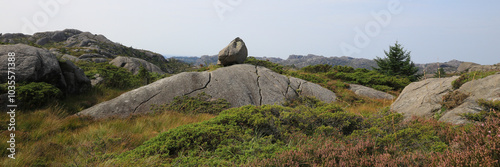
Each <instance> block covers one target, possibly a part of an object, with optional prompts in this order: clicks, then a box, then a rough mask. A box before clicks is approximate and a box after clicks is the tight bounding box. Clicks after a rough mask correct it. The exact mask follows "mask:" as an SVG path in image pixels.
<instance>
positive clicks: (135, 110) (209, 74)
mask: <svg viewBox="0 0 500 167" xmlns="http://www.w3.org/2000/svg"><path fill="white" fill-rule="evenodd" d="M211 80H212V73H208V82H207V83H206V84H205V86H203V87H202V88H199V89H195V90H193V91H191V92H189V93H186V94H184V95H183V96H185V95H189V94H191V93H193V92H196V91H198V90H203V89H205V88H207V86H208V84H209V83H210V81H211ZM161 92H162V91H159V92H158V93H156V94H155V95H153V96H151V97H150V98H148V99H147V100H145V101H143V102H141V104H139V105H137V107H135V109H134V111H133V112H132V113H135V112H137V109H138V108H139V107H141V106H142V105H143V104H144V103H147V102H148V101H150V100H151V99H153V98H154V97H156V96H157V95H159V94H160V93H161Z"/></svg>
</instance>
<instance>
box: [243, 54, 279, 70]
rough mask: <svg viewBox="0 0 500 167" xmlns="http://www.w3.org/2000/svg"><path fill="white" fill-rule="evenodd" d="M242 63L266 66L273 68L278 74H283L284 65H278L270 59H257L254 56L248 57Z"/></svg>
mask: <svg viewBox="0 0 500 167" xmlns="http://www.w3.org/2000/svg"><path fill="white" fill-rule="evenodd" d="M244 63H245V64H252V65H256V66H262V67H266V68H268V69H270V70H273V71H274V72H277V73H279V74H283V72H284V70H283V68H284V67H283V66H282V65H279V64H276V63H273V62H270V61H265V60H257V59H256V58H255V57H248V58H247V59H246V60H245V62H244Z"/></svg>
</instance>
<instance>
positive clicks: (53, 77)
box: [0, 44, 90, 93]
mask: <svg viewBox="0 0 500 167" xmlns="http://www.w3.org/2000/svg"><path fill="white" fill-rule="evenodd" d="M9 52H14V53H15V55H16V56H15V58H16V69H15V70H14V72H15V73H16V75H15V76H16V82H46V83H49V84H52V85H55V86H56V87H58V88H59V89H61V90H63V91H64V92H66V93H80V92H83V91H84V90H85V89H86V88H88V87H90V80H89V79H88V78H87V77H86V76H85V74H84V73H83V70H82V69H80V68H78V67H76V66H75V65H74V64H73V63H72V62H71V61H66V62H63V63H60V62H59V61H58V60H57V58H56V56H55V55H53V54H52V53H50V52H49V51H48V50H46V49H40V48H36V47H33V46H28V45H25V44H16V45H1V46H0V63H1V64H7V63H8V53H9ZM7 68H8V67H7V66H0V77H1V78H0V82H1V83H5V82H7V71H8V69H7Z"/></svg>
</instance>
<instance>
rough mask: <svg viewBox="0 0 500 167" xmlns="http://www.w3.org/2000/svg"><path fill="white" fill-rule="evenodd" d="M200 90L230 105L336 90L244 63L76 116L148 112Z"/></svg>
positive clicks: (329, 97) (183, 77) (162, 84)
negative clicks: (154, 107)
mask: <svg viewBox="0 0 500 167" xmlns="http://www.w3.org/2000/svg"><path fill="white" fill-rule="evenodd" d="M296 90H301V91H298V92H297V91H296ZM202 92H205V93H206V94H208V95H210V96H212V97H213V98H215V99H218V98H222V99H226V100H227V101H228V102H230V103H231V107H240V106H244V105H264V104H281V103H283V102H284V100H285V99H287V98H296V97H299V96H305V95H307V96H315V97H317V98H318V99H320V100H323V101H325V102H333V101H335V98H336V96H335V93H333V92H331V91H330V90H328V89H326V88H323V87H321V86H319V85H316V84H313V83H309V82H307V81H304V80H301V79H297V78H288V77H286V76H283V75H280V74H277V73H275V72H273V71H271V70H269V69H266V68H263V67H256V66H253V65H247V64H243V65H234V66H230V67H225V68H219V69H217V70H215V71H212V72H189V73H187V72H185V73H181V74H177V75H174V76H172V77H168V78H164V79H162V80H159V81H157V82H154V83H152V84H149V85H147V86H143V87H141V88H138V89H135V90H132V91H130V92H127V93H124V94H122V95H121V96H119V97H117V98H115V99H112V100H110V101H107V102H104V103H100V104H98V105H96V106H93V107H91V108H89V109H86V110H84V111H82V112H80V113H78V114H77V115H88V116H92V117H95V118H106V117H111V116H118V117H126V116H129V115H132V114H140V113H146V112H150V111H151V110H150V107H151V105H152V104H157V105H161V104H166V103H169V102H171V101H172V100H173V98H174V97H176V96H183V95H189V96H195V95H197V94H199V93H202Z"/></svg>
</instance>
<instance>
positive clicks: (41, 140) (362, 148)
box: [0, 58, 500, 166]
mask: <svg viewBox="0 0 500 167" xmlns="http://www.w3.org/2000/svg"><path fill="white" fill-rule="evenodd" d="M247 63H249V64H254V65H262V66H265V67H267V68H270V69H272V70H273V71H276V72H279V73H282V74H284V75H288V76H293V77H297V78H301V79H304V80H308V81H311V82H314V83H318V84H320V85H321V86H323V87H325V88H328V89H330V90H332V91H334V92H335V93H336V95H337V96H338V99H337V102H334V103H323V102H321V101H319V100H317V99H315V98H313V97H301V98H296V99H292V100H289V101H286V102H285V103H284V104H283V105H264V106H250V105H249V106H243V107H239V108H231V109H228V108H229V106H230V104H229V103H228V102H227V101H225V100H222V99H213V98H212V97H210V96H209V95H207V94H204V93H200V94H198V95H193V96H181V97H176V98H175V99H174V101H173V102H171V103H168V104H161V105H154V106H151V107H152V109H153V111H155V112H152V113H148V114H142V115H134V116H130V117H128V118H125V119H119V118H107V119H102V120H95V119H91V118H88V117H77V116H74V115H73V114H74V113H76V112H78V111H81V110H82V109H85V108H88V107H91V106H93V105H95V104H97V103H99V102H103V101H107V100H109V99H112V98H114V97H117V96H119V95H120V94H122V93H124V92H126V91H128V90H130V89H133V88H137V87H139V86H142V85H144V84H147V83H148V82H152V81H154V80H157V79H159V78H162V77H167V75H165V76H154V75H153V74H149V73H148V74H146V73H143V74H141V75H133V74H131V73H130V72H128V71H124V69H122V68H118V67H114V66H110V65H108V64H98V63H78V64H77V65H78V66H80V67H81V68H82V69H84V70H85V74H86V75H87V76H89V77H94V76H95V74H97V73H99V74H101V75H102V77H104V78H105V81H104V82H103V83H102V84H100V85H98V86H95V87H93V88H92V89H91V90H89V91H88V92H86V93H82V94H80V95H73V96H67V97H65V98H57V97H58V96H55V95H52V94H51V93H54V92H55V93H56V94H57V91H53V90H54V89H53V87H50V86H47V85H45V84H43V83H32V85H30V86H29V87H27V88H30V89H32V90H36V91H34V92H35V95H37V94H38V93H42V94H43V96H44V97H45V96H53V97H55V98H54V99H53V100H51V101H49V102H47V103H46V104H45V105H41V104H33V105H34V107H33V108H27V109H23V110H22V111H20V112H19V113H20V114H18V116H17V118H16V119H17V120H19V121H18V122H17V123H18V124H17V125H16V126H17V127H16V128H17V129H18V131H16V149H18V150H19V151H18V154H17V155H16V160H11V159H9V158H7V154H8V151H7V150H6V148H7V147H8V145H7V144H8V143H6V142H2V143H0V150H2V151H0V154H1V156H2V158H0V166H161V165H165V166H499V165H500V162H499V160H500V145H498V143H500V112H499V110H500V102H499V101H487V100H479V101H478V103H479V104H480V105H481V106H482V107H483V108H484V111H482V112H480V113H477V114H465V115H463V116H464V117H465V118H468V119H470V120H473V121H475V122H473V123H470V124H467V125H452V124H448V123H443V122H438V121H437V119H435V118H430V119H423V118H416V117H415V118H412V119H407V120H405V119H403V116H402V115H401V114H398V113H394V112H391V111H390V110H389V106H390V105H391V101H388V100H376V99H370V98H367V97H360V96H357V95H356V94H354V93H353V92H351V91H349V90H348V88H349V84H350V83H356V84H361V85H365V86H369V87H373V88H376V89H379V90H383V91H389V92H391V93H393V94H397V93H398V92H399V91H400V90H401V89H403V88H404V86H406V85H407V84H409V83H410V81H409V79H408V78H404V77H398V76H389V75H386V74H381V73H379V72H377V71H373V70H365V69H353V68H351V67H346V66H329V65H316V66H308V67H304V68H302V69H292V68H289V67H284V66H280V65H277V64H273V63H270V62H268V61H262V60H256V59H251V58H250V59H249V60H247ZM216 68H219V67H218V66H208V67H207V68H206V69H204V70H214V69H216ZM473 78H476V77H473ZM145 79H146V80H145ZM145 81H146V82H145ZM26 85H29V84H26ZM0 88H1V89H0V90H2V91H5V90H6V89H5V88H4V85H1V86H0ZM35 88H36V89H35ZM455 93H456V94H454V95H450V99H449V100H446V101H444V103H443V106H446V109H448V108H453V106H456V105H457V104H459V103H460V99H464V98H458V99H455V98H454V97H461V96H459V95H460V94H459V93H458V92H455ZM49 94H50V95H49ZM33 98H38V97H33ZM448 102H449V103H450V104H449V105H448ZM445 103H446V104H445ZM9 119H10V117H9V116H8V115H6V114H2V115H0V121H2V122H4V123H5V124H2V125H0V128H1V130H2V132H3V135H0V140H2V141H7V140H8V138H7V137H8V135H7V134H8V131H7V123H6V122H8V121H9Z"/></svg>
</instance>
